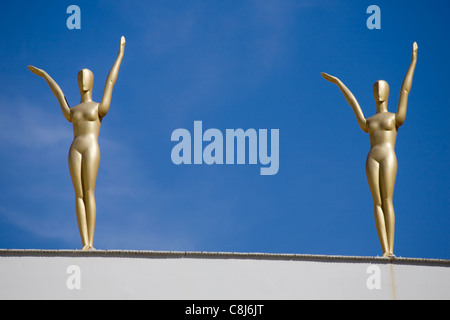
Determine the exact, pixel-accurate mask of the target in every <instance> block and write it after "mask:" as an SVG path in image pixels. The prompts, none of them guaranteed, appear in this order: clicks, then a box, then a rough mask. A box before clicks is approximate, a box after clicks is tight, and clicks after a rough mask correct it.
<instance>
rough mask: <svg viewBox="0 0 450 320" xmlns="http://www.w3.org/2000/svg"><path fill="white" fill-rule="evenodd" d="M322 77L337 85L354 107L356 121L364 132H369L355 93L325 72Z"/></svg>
mask: <svg viewBox="0 0 450 320" xmlns="http://www.w3.org/2000/svg"><path fill="white" fill-rule="evenodd" d="M321 75H322V77H324V78H325V79H326V80H328V81H330V82H331V83H334V84H336V85H337V86H338V87H339V89H340V90H341V91H342V93H343V94H344V97H345V100H347V102H348V104H349V105H350V106H351V107H352V109H353V112H354V113H355V116H356V120H357V121H358V124H359V126H360V128H361V129H362V131H364V132H367V130H368V128H367V121H366V118H365V117H364V113H363V112H362V110H361V107H360V106H359V103H358V100H356V98H355V96H354V95H353V93H352V92H351V91H350V90H349V89H348V88H347V87H346V86H345V85H344V83H342V81H341V80H339V79H338V78H336V77H334V76H331V75H329V74H327V73H325V72H322V73H321Z"/></svg>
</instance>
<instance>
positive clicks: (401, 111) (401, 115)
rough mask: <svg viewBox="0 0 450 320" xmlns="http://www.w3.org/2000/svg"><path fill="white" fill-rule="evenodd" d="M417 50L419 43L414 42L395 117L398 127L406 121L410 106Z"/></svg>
mask: <svg viewBox="0 0 450 320" xmlns="http://www.w3.org/2000/svg"><path fill="white" fill-rule="evenodd" d="M417 50H418V47H417V43H416V42H414V44H413V51H412V56H411V64H410V66H409V69H408V72H407V73H406V76H405V79H404V80H403V84H402V89H401V91H400V98H399V101H398V109H397V114H396V115H395V123H396V125H397V127H400V126H401V125H402V124H403V122H404V121H405V117H406V106H407V104H408V95H409V92H410V90H411V86H412V81H413V76H414V70H415V69H416V63H417Z"/></svg>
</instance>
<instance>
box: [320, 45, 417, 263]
mask: <svg viewBox="0 0 450 320" xmlns="http://www.w3.org/2000/svg"><path fill="white" fill-rule="evenodd" d="M417 50H418V47H417V43H416V42H414V44H413V50H412V57H411V64H410V66H409V69H408V72H407V73H406V76H405V79H404V80H403V84H402V88H401V92H400V98H399V103H398V109H397V113H390V112H388V110H387V103H388V98H389V85H388V84H387V82H386V81H383V80H380V81H377V82H375V84H374V86H373V94H374V97H375V103H376V107H377V112H376V114H375V115H374V116H372V117H370V118H368V119H366V118H365V117H364V114H363V112H362V110H361V108H360V106H359V103H358V101H357V100H356V98H355V97H354V96H353V94H352V93H351V92H350V90H349V89H348V88H347V87H346V86H345V85H344V84H343V83H342V82H341V81H340V80H339V79H338V78H336V77H333V76H330V75H329V74H326V73H322V76H323V77H324V78H325V79H326V80H328V81H330V82H332V83H334V84H336V85H337V86H338V87H339V89H340V90H341V91H342V93H343V94H344V97H345V99H346V100H347V102H348V104H349V105H350V106H351V107H352V109H353V112H354V113H355V116H356V120H357V121H358V124H359V126H360V127H361V129H362V130H363V131H364V132H367V133H369V138H370V146H371V148H370V151H369V154H368V156H367V161H366V175H367V180H368V182H369V187H370V192H371V194H372V198H373V204H374V211H375V224H376V227H377V232H378V238H379V240H380V244H381V248H382V250H383V257H388V256H394V229H395V214H394V206H393V204H392V199H393V193H394V184H395V178H396V175H397V158H396V156H395V151H394V148H395V140H396V138H397V131H398V128H399V127H400V126H401V125H402V124H403V122H404V121H405V117H406V106H407V101H408V95H409V92H410V90H411V85H412V80H413V75H414V70H415V67H416V62H417Z"/></svg>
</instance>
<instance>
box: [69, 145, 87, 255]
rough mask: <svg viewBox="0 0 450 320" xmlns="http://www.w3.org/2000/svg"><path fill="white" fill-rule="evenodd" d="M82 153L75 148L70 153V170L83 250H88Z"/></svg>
mask: <svg viewBox="0 0 450 320" xmlns="http://www.w3.org/2000/svg"><path fill="white" fill-rule="evenodd" d="M81 159H82V157H81V153H79V152H78V151H77V150H75V149H74V148H70V151H69V170H70V176H71V178H72V183H73V188H74V190H75V210H76V213H77V221H78V229H79V230H80V236H81V243H82V244H83V250H86V249H88V246H89V238H88V231H87V221H86V208H85V205H84V200H83V196H84V195H83V187H82V182H81V161H82V160H81Z"/></svg>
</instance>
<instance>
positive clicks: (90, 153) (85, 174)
mask: <svg viewBox="0 0 450 320" xmlns="http://www.w3.org/2000/svg"><path fill="white" fill-rule="evenodd" d="M99 164H100V150H99V148H98V146H97V145H96V144H95V145H94V146H90V147H89V148H88V149H87V150H86V151H85V152H84V153H83V161H82V167H83V170H82V179H83V195H84V205H85V207H86V222H87V232H88V238H89V242H88V245H89V248H92V247H93V244H94V231H95V219H96V214H97V207H96V203H95V182H96V180H97V172H98V166H99Z"/></svg>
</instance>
